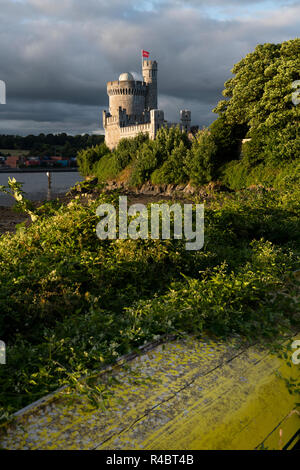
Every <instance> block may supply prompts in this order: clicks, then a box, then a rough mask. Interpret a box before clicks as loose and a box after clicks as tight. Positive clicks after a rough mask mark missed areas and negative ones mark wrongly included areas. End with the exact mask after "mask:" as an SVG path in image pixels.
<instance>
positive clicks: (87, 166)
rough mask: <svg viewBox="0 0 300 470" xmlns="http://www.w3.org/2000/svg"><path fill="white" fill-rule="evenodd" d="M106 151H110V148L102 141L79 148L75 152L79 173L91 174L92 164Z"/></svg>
mask: <svg viewBox="0 0 300 470" xmlns="http://www.w3.org/2000/svg"><path fill="white" fill-rule="evenodd" d="M108 153H110V150H109V148H108V147H107V146H106V144H105V143H104V142H103V143H102V144H99V145H96V146H93V147H88V148H87V149H85V150H80V151H79V152H78V153H77V163H78V168H79V171H80V173H81V174H82V175H83V176H91V175H93V169H94V164H95V163H96V162H98V161H99V160H100V159H101V158H102V157H103V156H104V155H107V154H108Z"/></svg>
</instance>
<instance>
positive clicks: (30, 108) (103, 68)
mask: <svg viewBox="0 0 300 470" xmlns="http://www.w3.org/2000/svg"><path fill="white" fill-rule="evenodd" d="M0 1H1V9H0V24H1V29H0V40H1V46H0V63H1V69H0V79H2V80H5V81H6V84H7V105H5V106H0V119H1V127H2V129H0V132H4V130H6V131H8V132H16V131H18V132H20V133H26V132H28V131H30V129H32V130H34V132H39V129H41V130H43V131H44V132H45V130H46V128H47V126H48V128H49V131H53V129H57V132H58V131H64V130H65V131H68V132H81V131H82V132H86V131H87V130H89V131H93V130H95V129H97V128H99V127H100V124H99V114H100V112H101V110H102V109H103V108H105V107H107V103H108V98H107V95H106V82H107V81H108V80H114V79H117V77H118V75H119V74H120V73H121V72H123V71H135V72H137V73H138V72H140V68H141V59H140V50H141V48H145V49H147V50H150V52H151V58H155V59H157V61H158V65H159V93H160V100H159V103H160V106H161V107H162V108H163V109H165V111H166V117H167V118H168V119H170V120H171V121H174V120H176V119H178V112H179V109H180V108H190V109H191V110H192V113H193V121H194V122H197V123H199V124H200V125H203V124H207V123H209V122H211V121H212V119H213V115H212V114H211V109H212V108H213V107H214V106H215V104H216V103H217V101H218V100H219V99H220V98H221V91H222V89H223V83H224V81H225V80H226V79H227V78H228V77H229V76H230V69H231V68H232V66H233V64H234V63H235V62H237V61H238V60H240V59H241V58H242V57H243V56H244V55H245V54H247V53H248V52H250V51H251V50H253V48H254V47H255V45H256V44H257V43H263V42H281V41H283V40H287V39H290V38H293V37H295V36H297V33H298V30H299V19H298V18H299V11H300V8H299V3H298V2H288V1H273V2H270V1H269V2H264V1H263V0H261V1H254V2H253V1H252V2H251V1H247V0H244V1H242V2H241V1H239V2H237V1H236V0H231V1H226V2H225V1H222V0H214V1H213V2H210V3H209V4H208V3H207V2H204V1H202V0H189V1H184V0H172V1H168V0H166V1H140V2H137V1H136V0H128V1H127V2H125V1H123V0H111V1H110V2H108V1H104V0H103V1H102V0H86V1H82V0H15V1H12V0H11V1H9V0H0ZM270 3H272V4H273V9H272V11H270ZM207 5H209V11H208V10H207V8H206V7H207ZM256 6H257V8H258V7H259V10H257V11H256V10H253V8H256ZM204 7H205V8H204ZM235 7H236V8H235ZM214 8H215V10H214ZM220 8H221V9H224V8H227V9H230V8H233V10H230V11H232V13H230V17H226V18H225V19H224V18H223V17H220V11H221V10H220ZM243 8H245V10H243ZM264 8H265V11H264ZM253 11H256V13H253ZM176 106H178V107H177V108H176ZM39 124H40V126H39Z"/></svg>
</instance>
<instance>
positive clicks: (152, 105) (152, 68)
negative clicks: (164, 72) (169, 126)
mask: <svg viewBox="0 0 300 470" xmlns="http://www.w3.org/2000/svg"><path fill="white" fill-rule="evenodd" d="M143 79H144V82H145V83H146V84H147V88H148V93H147V96H146V109H149V110H151V109H157V62H156V60H143Z"/></svg>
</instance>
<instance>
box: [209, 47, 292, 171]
mask: <svg viewBox="0 0 300 470" xmlns="http://www.w3.org/2000/svg"><path fill="white" fill-rule="evenodd" d="M299 70H300V39H293V40H290V41H286V42H283V43H282V44H262V45H258V46H257V47H256V48H255V50H254V51H253V52H251V53H250V54H248V55H247V56H246V57H245V58H244V59H242V60H241V61H240V62H239V63H238V64H236V65H235V66H234V68H233V69H232V73H233V74H234V77H233V78H231V79H229V80H228V81H227V82H226V83H225V89H224V91H223V95H224V96H225V97H226V98H227V100H222V101H220V102H219V103H218V105H217V107H216V108H215V109H214V110H213V111H214V112H216V113H219V114H220V115H221V116H223V117H224V119H225V120H226V122H227V123H228V124H231V125H244V126H246V127H245V128H247V127H248V134H247V135H248V137H250V138H252V139H253V140H255V141H256V142H255V143H253V145H252V144H249V145H248V146H247V147H248V148H247V149H246V153H247V152H248V155H251V159H252V160H255V159H256V158H257V159H260V160H269V161H272V162H279V161H281V160H282V159H284V160H292V159H294V158H295V157H297V155H299V143H298V140H299V136H298V134H297V133H298V130H297V124H298V122H299V108H297V106H295V105H294V104H293V102H292V92H293V91H294V90H293V88H292V84H293V82H294V81H295V80H297V79H298V78H299ZM251 147H253V148H254V149H255V152H256V155H253V154H251ZM257 152H258V153H259V155H257ZM297 152H298V153H297Z"/></svg>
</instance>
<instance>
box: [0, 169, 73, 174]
mask: <svg viewBox="0 0 300 470" xmlns="http://www.w3.org/2000/svg"><path fill="white" fill-rule="evenodd" d="M47 171H49V172H52V173H59V172H60V173H61V172H74V171H76V172H77V173H78V171H79V170H78V168H30V169H27V168H0V173H47Z"/></svg>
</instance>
